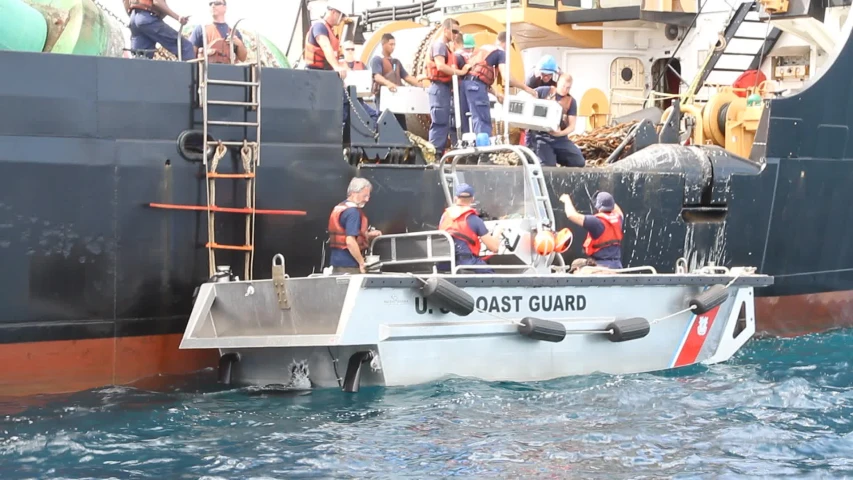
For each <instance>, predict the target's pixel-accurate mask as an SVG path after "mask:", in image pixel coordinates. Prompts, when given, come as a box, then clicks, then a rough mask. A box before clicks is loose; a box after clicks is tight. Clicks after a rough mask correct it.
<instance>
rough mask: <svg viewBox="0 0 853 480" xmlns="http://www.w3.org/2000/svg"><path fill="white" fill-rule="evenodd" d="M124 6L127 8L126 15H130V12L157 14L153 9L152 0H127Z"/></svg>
mask: <svg viewBox="0 0 853 480" xmlns="http://www.w3.org/2000/svg"><path fill="white" fill-rule="evenodd" d="M125 6H126V7H127V13H130V12H131V11H132V10H144V11H146V12H151V13H157V10H156V9H155V8H154V0H128V1H127V3H125Z"/></svg>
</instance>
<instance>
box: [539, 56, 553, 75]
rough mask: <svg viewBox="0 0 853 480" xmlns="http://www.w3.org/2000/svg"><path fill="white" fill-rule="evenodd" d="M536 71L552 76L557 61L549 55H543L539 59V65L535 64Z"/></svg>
mask: <svg viewBox="0 0 853 480" xmlns="http://www.w3.org/2000/svg"><path fill="white" fill-rule="evenodd" d="M536 69H537V70H539V72H540V73H545V74H548V75H554V74H555V73H557V61H556V60H554V57H552V56H551V55H545V56H543V57H542V58H540V59H539V63H537V64H536Z"/></svg>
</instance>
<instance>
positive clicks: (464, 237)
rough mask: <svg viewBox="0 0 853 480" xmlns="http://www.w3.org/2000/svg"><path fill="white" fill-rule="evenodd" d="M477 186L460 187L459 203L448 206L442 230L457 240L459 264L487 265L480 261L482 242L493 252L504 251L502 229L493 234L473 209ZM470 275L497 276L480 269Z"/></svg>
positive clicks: (464, 184) (443, 216)
mask: <svg viewBox="0 0 853 480" xmlns="http://www.w3.org/2000/svg"><path fill="white" fill-rule="evenodd" d="M473 204H474V187H472V186H471V185H468V184H467V183H460V184H459V185H457V186H456V202H455V204H454V205H451V206H450V207H447V209H446V210H444V214H442V215H441V220H439V222H438V229H439V230H441V231H444V232H447V233H449V234H450V236H451V237H453V244H454V247H455V248H454V249H455V250H456V264H457V265H486V262H485V261H483V259H482V258H480V243H481V242H482V243H483V244H484V245H485V246H486V248H488V249H489V250H490V251H492V252H497V251H498V248H500V241H499V240H498V239H499V238H500V236H501V227H497V229H496V230H495V233H494V234H490V233H489V229H488V228H487V227H486V223H485V222H484V221H483V219H482V218H480V216H479V214H478V213H477V211H476V210H474V207H473ZM467 273H494V270H492V269H476V270H470V271H468V272H467Z"/></svg>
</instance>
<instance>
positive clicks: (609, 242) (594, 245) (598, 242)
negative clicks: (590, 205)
mask: <svg viewBox="0 0 853 480" xmlns="http://www.w3.org/2000/svg"><path fill="white" fill-rule="evenodd" d="M595 217H596V218H600V219H601V221H602V223H604V233H602V234H601V236H600V237H598V238H596V239H593V238H592V235H590V234H589V232H587V234H586V240H584V242H583V253H585V254H586V255H587V256H588V257H591V256H593V255H595V254H596V253H598V251H599V250H601V249H603V248H607V247H613V246H617V247H621V246H622V217H621V216H619V215H617V214H615V213H604V212H599V213H596V214H595Z"/></svg>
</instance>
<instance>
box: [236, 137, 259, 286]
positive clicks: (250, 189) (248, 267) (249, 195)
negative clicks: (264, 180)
mask: <svg viewBox="0 0 853 480" xmlns="http://www.w3.org/2000/svg"><path fill="white" fill-rule="evenodd" d="M254 151H255V149H254V148H252V147H251V146H249V143H248V142H247V141H246V140H245V139H244V140H243V146H242V147H241V148H240V160H241V161H242V162H243V171H244V172H246V173H250V174H253V173H255V168H254V164H255V162H254V160H255V156H254ZM255 190H256V189H255V178H249V179H247V183H246V207H248V208H251V209H252V215H251V216H248V215H247V216H246V243H247V244H248V245H251V246H252V250H250V251H248V252H246V259H245V262H246V263H245V265H244V268H243V271H244V276H245V278H246V280H251V279H252V273H253V272H252V266H253V264H254V260H255V258H254V256H255V229H254V226H255V225H254V223H255Z"/></svg>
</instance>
